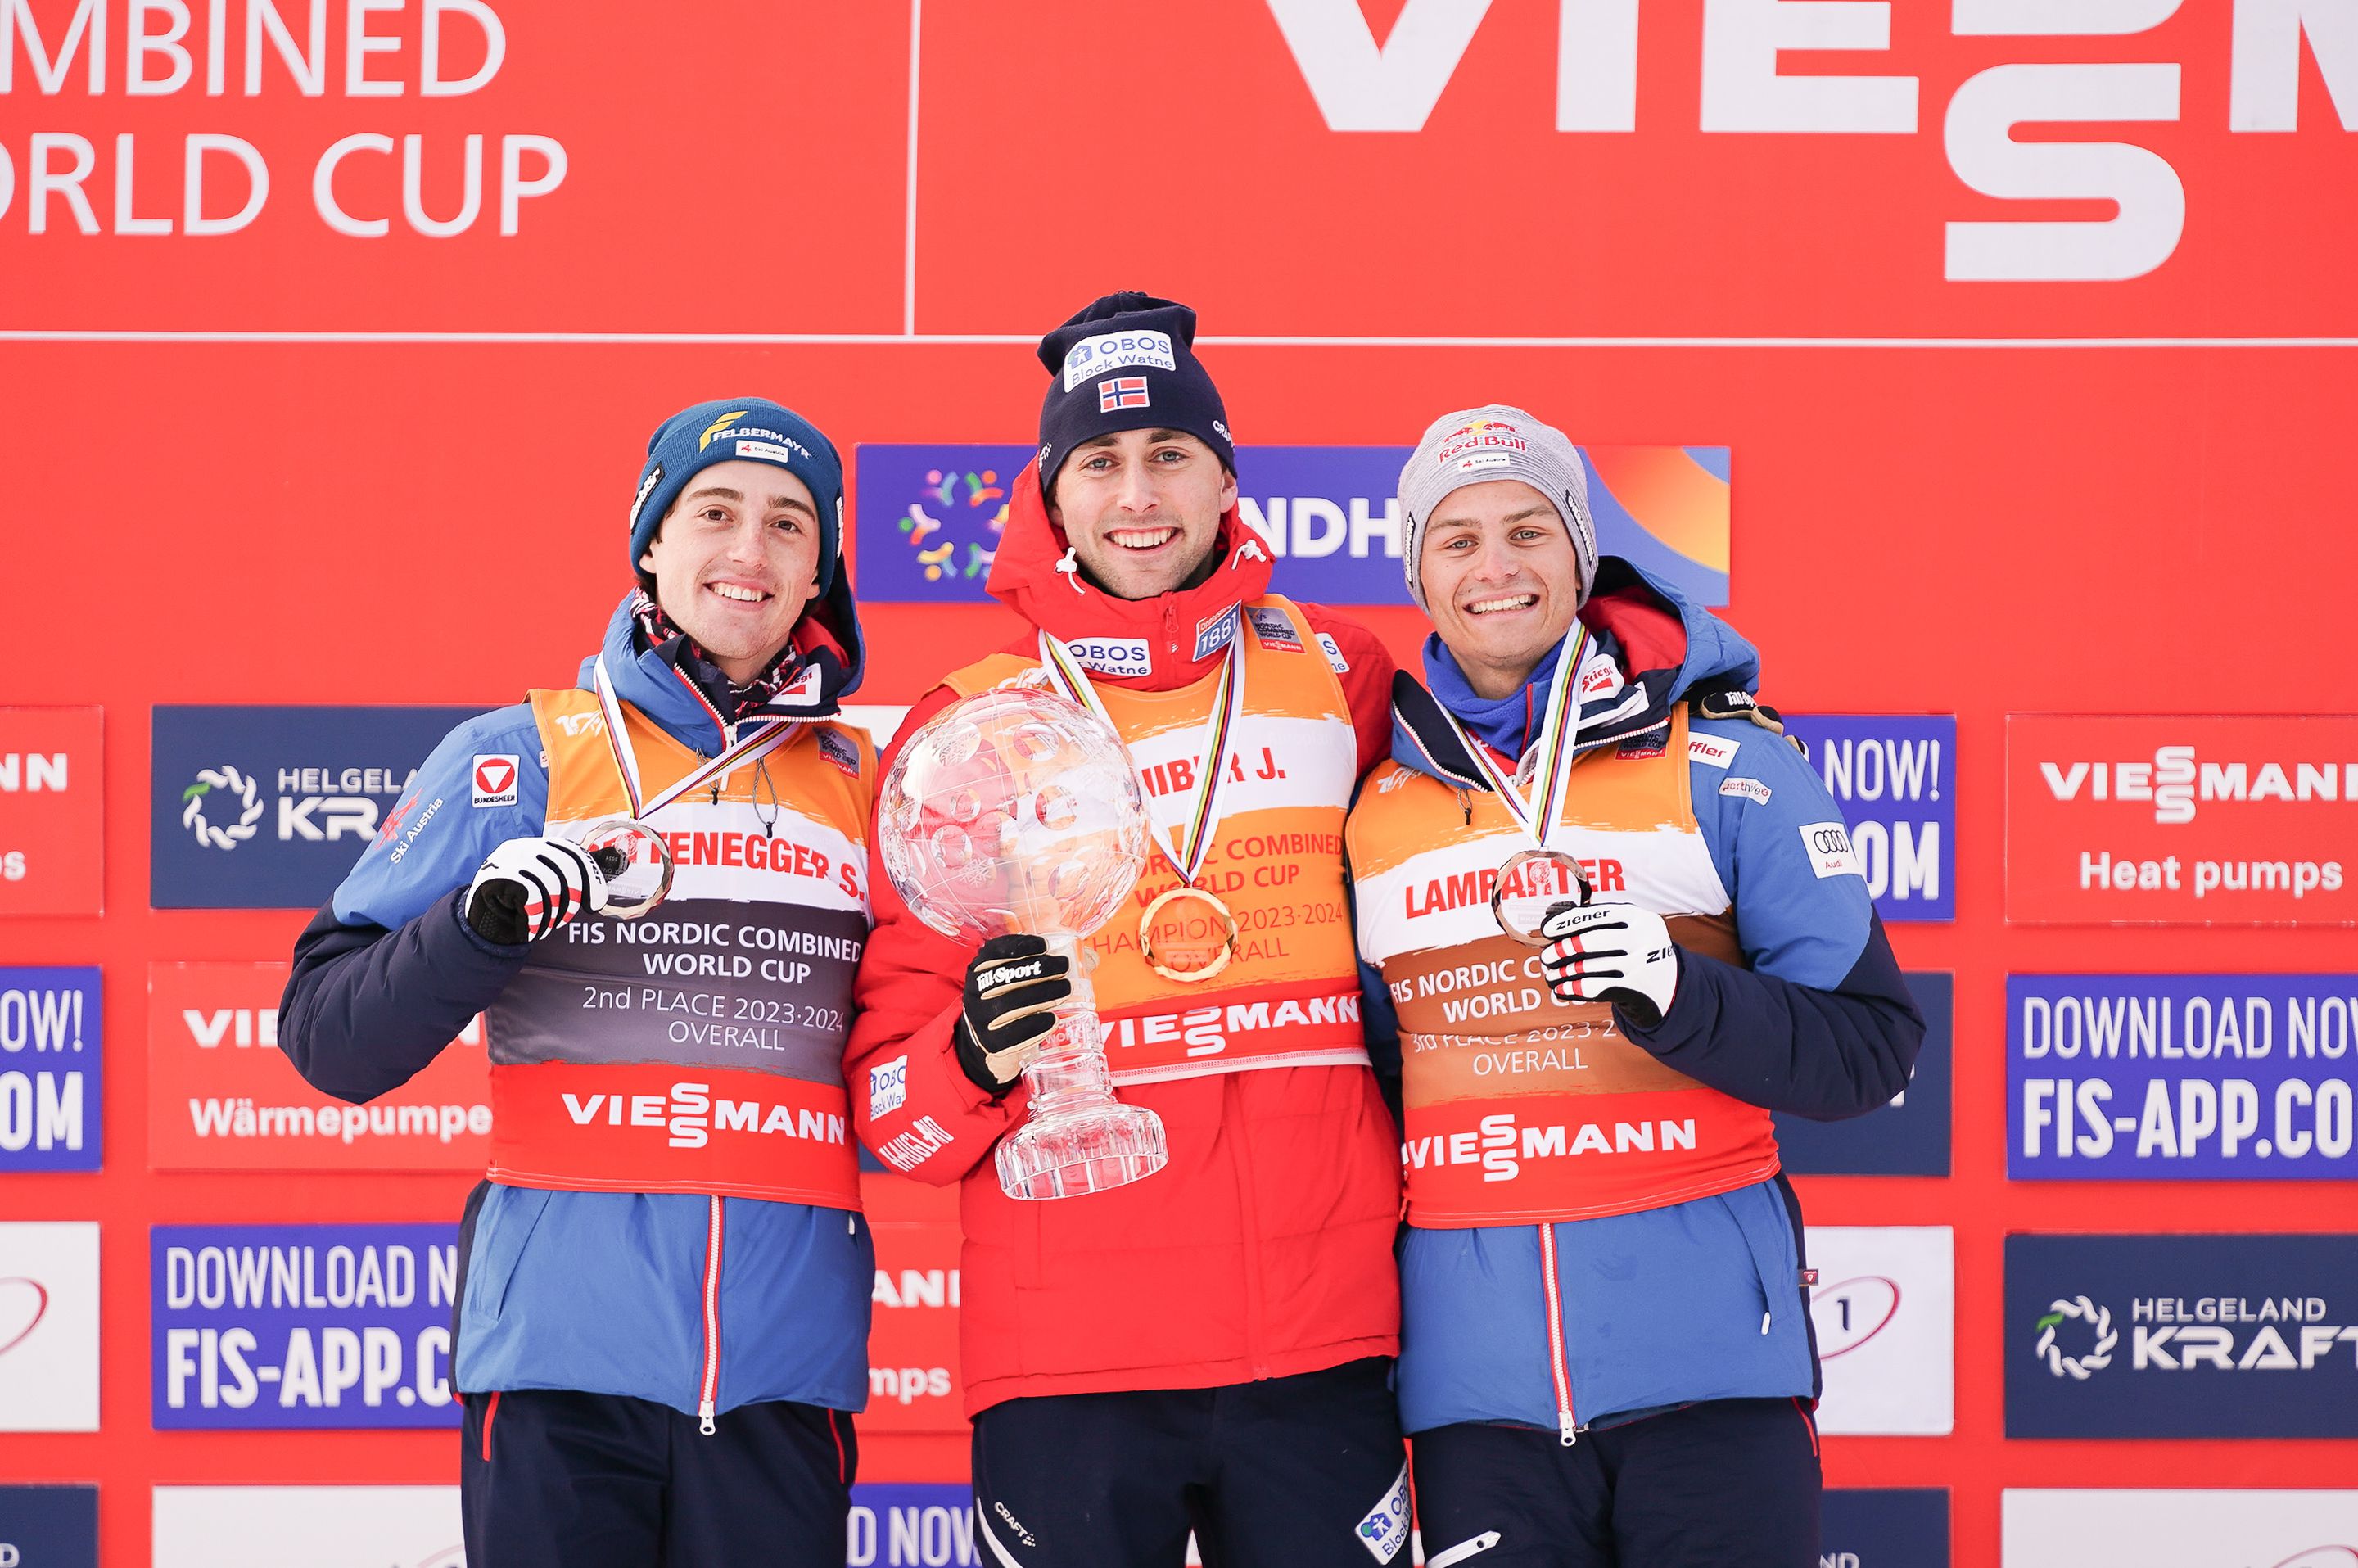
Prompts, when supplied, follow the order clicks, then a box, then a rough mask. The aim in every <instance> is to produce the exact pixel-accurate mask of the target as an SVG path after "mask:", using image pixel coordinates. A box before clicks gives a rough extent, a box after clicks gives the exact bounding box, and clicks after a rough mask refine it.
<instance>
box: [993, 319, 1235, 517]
mask: <svg viewBox="0 0 2358 1568" xmlns="http://www.w3.org/2000/svg"><path fill="white" fill-rule="evenodd" d="M1194 344H1195V311H1193V310H1191V309H1189V308H1187V307H1186V306H1184V305H1177V304H1174V303H1173V302H1172V301H1170V300H1168V299H1157V298H1156V297H1154V296H1152V295H1151V294H1140V293H1138V292H1136V291H1135V290H1130V291H1125V292H1123V293H1120V294H1109V295H1107V296H1106V297H1104V298H1102V299H1099V300H1098V301H1096V302H1095V303H1093V304H1091V305H1088V306H1087V307H1085V308H1083V309H1082V310H1081V312H1080V313H1079V314H1078V315H1076V316H1075V317H1074V318H1073V319H1071V320H1069V321H1067V322H1065V324H1064V325H1063V326H1061V327H1059V328H1057V329H1056V330H1055V331H1053V332H1051V333H1049V334H1048V335H1047V336H1046V337H1044V338H1043V339H1041V340H1040V362H1041V363H1042V364H1044V365H1046V366H1047V367H1048V373H1049V374H1050V376H1051V377H1052V378H1053V379H1051V380H1050V381H1049V383H1048V395H1047V396H1046V397H1045V398H1044V400H1043V401H1042V402H1041V405H1040V493H1041V494H1042V495H1043V496H1044V497H1053V496H1054V495H1055V490H1056V470H1059V469H1061V468H1063V467H1064V466H1065V459H1066V458H1068V457H1070V456H1071V455H1072V452H1073V449H1074V448H1075V447H1076V446H1078V445H1080V444H1081V443H1082V442H1083V441H1090V440H1095V439H1096V438H1098V437H1099V436H1108V435H1111V434H1112V433H1114V432H1115V431H1117V430H1184V431H1185V432H1187V434H1189V435H1191V436H1193V437H1195V438H1196V439H1197V440H1199V441H1201V442H1203V443H1204V444H1205V445H1206V446H1207V447H1209V448H1211V449H1212V450H1213V451H1215V452H1217V453H1218V454H1219V458H1220V462H1221V464H1222V466H1223V467H1225V468H1227V469H1228V471H1229V472H1230V473H1234V472H1235V471H1236V468H1237V448H1236V442H1235V441H1234V439H1233V438H1230V437H1229V435H1228V410H1227V409H1226V408H1225V407H1223V406H1221V403H1220V389H1219V388H1218V387H1217V386H1214V385H1213V384H1212V378H1211V376H1210V375H1209V374H1208V373H1206V371H1205V369H1204V367H1203V365H1202V363H1201V362H1198V361H1197V360H1196V358H1195V349H1194Z"/></svg>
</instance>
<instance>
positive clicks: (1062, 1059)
mask: <svg viewBox="0 0 2358 1568" xmlns="http://www.w3.org/2000/svg"><path fill="white" fill-rule="evenodd" d="M1043 935H1044V937H1045V938H1046V941H1047V944H1048V950H1049V951H1050V952H1051V953H1060V954H1062V955H1064V957H1066V958H1067V959H1069V960H1071V962H1072V981H1073V994H1072V996H1071V997H1069V998H1068V999H1066V1000H1065V1001H1064V1002H1063V1003H1062V1004H1060V1005H1059V1006H1058V1007H1057V1009H1056V1025H1055V1028H1054V1029H1053V1030H1051V1031H1050V1032H1049V1034H1048V1038H1047V1040H1046V1042H1045V1043H1044V1044H1043V1045H1042V1046H1041V1048H1040V1050H1039V1052H1038V1053H1037V1054H1034V1055H1033V1058H1032V1060H1031V1061H1030V1063H1028V1064H1027V1065H1025V1066H1024V1069H1023V1082H1024V1084H1025V1086H1026V1087H1028V1088H1029V1089H1030V1090H1031V1091H1032V1094H1031V1113H1030V1115H1029V1117H1028V1119H1026V1120H1025V1121H1024V1124H1023V1125H1022V1127H1020V1128H1018V1129H1016V1130H1014V1131H1013V1132H1011V1133H1010V1134H1008V1135H1007V1136H1006V1137H1005V1138H1003V1139H1001V1140H1000V1143H999V1150H998V1154H997V1159H998V1164H999V1184H1000V1186H1001V1188H1002V1189H1003V1190H1004V1191H1005V1192H1006V1194H1007V1195H1008V1196H1010V1197H1012V1198H1061V1197H1075V1196H1078V1195H1082V1194H1085V1193H1101V1192H1106V1191H1108V1190H1109V1189H1111V1188H1114V1187H1119V1186H1123V1185H1126V1184H1129V1183H1131V1182H1134V1181H1137V1180H1138V1179H1139V1178H1140V1177H1141V1176H1151V1175H1152V1174H1153V1173H1155V1172H1157V1171H1159V1170H1161V1169H1162V1168H1163V1165H1164V1164H1165V1163H1166V1162H1168V1161H1169V1159H1170V1153H1169V1151H1168V1149H1167V1148H1166V1146H1165V1144H1164V1142H1163V1119H1162V1118H1161V1117H1159V1116H1157V1115H1155V1114H1154V1112H1152V1111H1151V1110H1148V1109H1147V1108H1144V1107H1143V1106H1133V1105H1124V1104H1122V1103H1121V1102H1120V1100H1118V1099H1116V1098H1114V1092H1113V1070H1112V1069H1111V1068H1110V1067H1109V1065H1107V1063H1106V1058H1105V1045H1104V1032H1103V1028H1102V1026H1101V1025H1100V1023H1099V1022H1098V1014H1097V1007H1096V1000H1097V999H1096V993H1095V989H1094V988H1093V987H1092V986H1091V985H1090V984H1089V979H1088V976H1087V974H1086V973H1084V972H1083V970H1082V968H1081V955H1080V944H1079V941H1078V939H1077V938H1076V937H1075V936H1074V935H1073V934H1072V933H1071V932H1069V931H1052V932H1045V933H1043Z"/></svg>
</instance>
